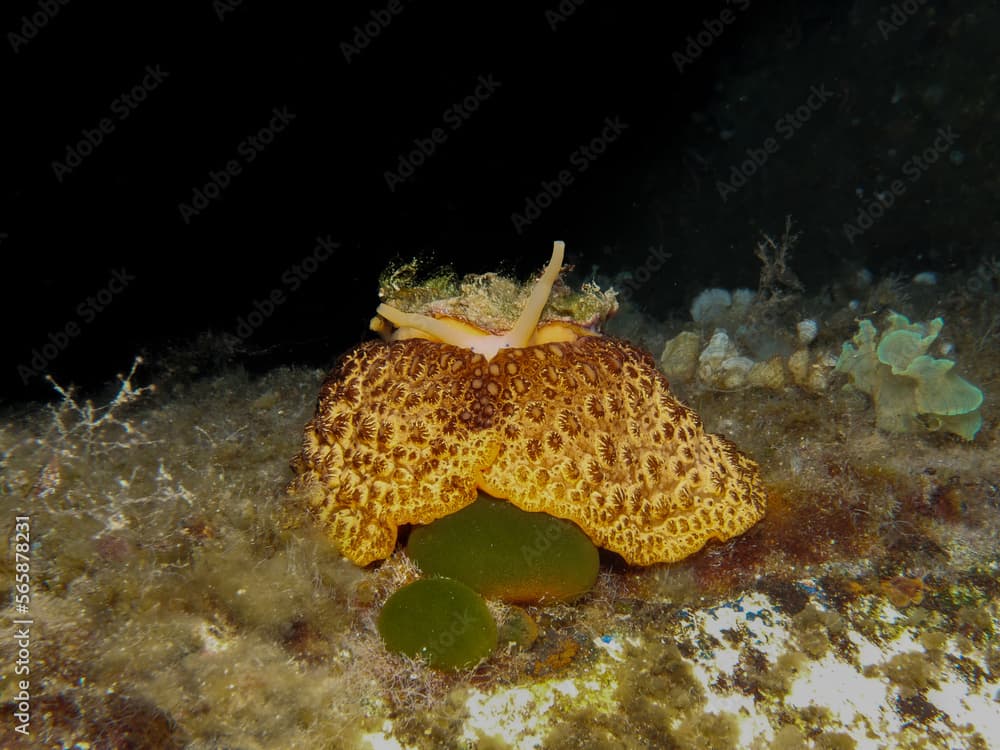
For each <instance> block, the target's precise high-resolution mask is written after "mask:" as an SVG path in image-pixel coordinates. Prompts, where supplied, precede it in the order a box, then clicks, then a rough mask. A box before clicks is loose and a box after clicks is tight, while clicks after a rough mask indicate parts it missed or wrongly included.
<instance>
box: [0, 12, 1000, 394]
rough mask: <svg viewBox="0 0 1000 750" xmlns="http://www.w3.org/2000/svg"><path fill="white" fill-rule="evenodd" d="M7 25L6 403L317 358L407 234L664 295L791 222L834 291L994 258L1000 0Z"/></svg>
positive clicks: (350, 328)
mask: <svg viewBox="0 0 1000 750" xmlns="http://www.w3.org/2000/svg"><path fill="white" fill-rule="evenodd" d="M632 5H634V6H635V7H631V6H632ZM684 5H686V4H684ZM0 21H2V30H3V31H4V33H5V40H4V47H3V62H2V66H3V71H4V73H3V78H4V86H5V90H6V97H5V112H4V114H5V117H4V122H5V125H6V130H7V135H6V136H5V138H4V140H3V146H2V148H3V152H4V159H3V162H2V168H0V185H2V189H3V192H2V195H0V257H2V264H3V279H4V281H5V282H6V284H5V287H6V288H5V293H4V295H3V300H2V304H3V306H4V309H3V315H4V320H5V326H4V327H5V333H6V334H7V335H6V337H5V338H6V340H5V342H4V346H3V356H2V357H0V363H2V367H0V379H2V383H3V385H4V390H3V392H4V393H5V394H6V395H7V396H8V397H11V398H14V399H21V398H24V397H40V396H45V395H48V394H50V393H51V389H50V388H49V386H48V385H47V384H46V383H45V382H44V381H43V380H42V378H41V373H42V372H50V373H52V374H53V375H55V377H56V378H57V379H58V380H59V381H60V382H63V383H68V382H70V381H72V382H76V383H79V384H81V385H82V386H85V387H94V386H98V385H99V384H100V383H101V382H103V381H104V380H106V379H107V378H109V377H110V376H111V375H113V373H114V372H116V371H121V370H124V369H127V368H128V366H129V364H130V362H131V361H132V357H133V355H134V354H135V353H138V352H146V353H147V354H148V355H149V358H150V359H152V360H154V361H155V360H156V359H157V358H158V357H159V356H160V354H161V353H162V352H163V351H164V350H165V349H166V348H167V347H169V346H171V345H175V344H183V342H185V341H188V340H190V339H191V338H193V337H194V336H196V335H197V334H198V333H199V332H202V331H205V330H213V331H216V332H222V333H227V334H230V335H231V336H233V337H235V339H230V343H229V345H227V346H222V345H220V344H217V343H216V344H212V345H211V346H214V347H215V348H216V354H217V360H215V361H223V360H225V361H230V360H231V361H239V362H243V363H244V364H246V365H247V366H248V367H250V368H251V369H256V370H261V369H266V368H268V367H271V366H273V365H275V364H278V363H304V364H313V365H326V364H328V363H330V362H331V361H332V360H333V358H334V357H336V355H337V354H338V353H339V352H341V351H343V350H344V349H345V348H347V347H348V346H351V345H353V344H354V343H356V342H358V341H360V340H362V339H364V338H365V337H366V336H367V335H368V333H367V323H368V320H369V318H370V316H371V314H372V312H373V310H374V307H375V304H376V301H377V297H376V293H377V285H376V279H377V274H378V272H379V271H380V270H381V269H382V268H383V267H384V266H385V265H386V264H387V263H388V262H389V261H390V260H391V259H393V258H395V257H401V258H409V257H412V256H414V255H427V256H428V257H430V258H433V259H434V260H435V261H436V262H450V263H452V264H454V266H455V268H456V270H458V271H459V272H462V273H465V272H482V271H488V270H494V269H504V270H508V271H511V272H513V273H516V274H519V275H521V276H526V275H528V274H529V273H531V272H533V271H535V270H537V269H538V268H539V267H540V266H541V265H542V263H544V261H545V260H546V259H547V257H548V254H549V252H550V249H551V243H552V241H553V240H555V239H562V240H565V241H566V242H567V244H568V253H569V255H568V259H569V261H570V262H572V263H574V264H575V265H576V267H577V270H578V271H580V272H581V273H583V274H584V275H588V274H591V273H595V272H596V273H599V274H605V275H607V276H613V275H615V274H618V273H621V272H628V273H631V274H632V277H633V279H634V280H636V283H635V284H634V286H633V288H632V289H631V291H632V298H633V299H634V301H635V302H636V303H638V304H639V305H640V306H641V307H642V308H644V309H645V310H646V311H647V312H648V313H649V314H651V315H654V316H657V317H661V318H664V317H666V316H668V315H670V314H684V311H685V310H686V308H687V306H688V304H689V303H690V301H691V298H692V297H693V296H694V295H695V294H696V293H697V292H698V291H699V290H700V289H703V288H705V287H707V286H724V287H730V288H731V287H736V286H750V287H753V286H754V285H755V284H756V281H757V274H758V270H759V264H758V263H757V261H756V260H755V259H754V257H753V246H754V244H755V242H756V240H757V239H758V238H759V236H760V233H761V232H768V233H771V234H774V235H777V234H779V233H780V232H781V230H782V228H783V226H784V223H785V217H786V216H788V215H791V216H792V217H793V219H794V221H795V224H796V226H797V228H798V229H799V230H800V231H801V232H802V240H801V241H800V244H799V246H798V248H797V252H796V256H795V258H794V259H793V263H794V268H795V271H796V273H797V274H798V276H799V278H800V279H801V280H802V282H803V283H804V284H805V286H806V289H807V290H808V292H810V293H815V294H819V293H821V291H822V289H823V288H824V286H825V285H828V284H830V283H831V280H832V279H835V278H837V277H839V276H843V275H845V274H850V273H853V272H855V271H856V270H857V269H859V268H861V267H867V268H869V269H870V270H871V271H872V272H874V273H875V274H876V275H882V274H886V273H896V272H898V273H904V274H911V275H912V274H913V273H917V272H920V271H927V270H929V271H937V272H946V271H953V270H961V269H971V268H972V267H973V266H974V265H975V264H976V263H977V262H978V261H979V260H980V259H981V258H983V257H990V256H992V255H996V254H997V253H998V252H1000V244H998V243H1000V221H998V217H997V210H996V209H997V205H998V197H1000V195H998V193H1000V181H998V178H997V175H998V174H1000V171H998V150H1000V146H998V137H997V135H996V134H997V132H998V125H1000V100H998V96H1000V95H998V92H1000V81H998V80H997V78H998V75H1000V74H998V71H1000V64H998V63H1000V42H998V41H997V37H996V33H995V31H996V28H998V21H1000V9H998V8H997V6H996V4H995V3H989V2H967V3H951V2H932V1H931V0H927V1H925V2H918V1H916V0H914V1H912V2H905V3H895V4H884V3H875V2H863V1H861V0H858V1H856V2H827V3H821V2H808V1H803V2H791V1H787V2H778V3H767V4H765V3H756V2H745V1H743V0H734V1H733V2H725V3H701V4H691V6H690V7H686V8H682V7H681V4H678V5H673V4H671V5H666V4H640V3H635V4H625V5H623V4H620V3H612V2H600V1H598V0H579V1H578V2H577V3H573V2H569V1H567V0H564V2H562V3H556V2H552V3H548V4H545V3H542V4H538V5H537V6H536V7H533V8H531V9H523V8H521V7H520V6H519V7H517V8H514V9H508V8H505V7H502V6H501V5H499V4H491V5H490V6H488V7H480V6H470V5H466V6H457V5H456V6H455V7H441V6H440V5H437V4H432V3H429V2H427V3H424V2H419V1H418V0H414V1H413V2H404V0H398V1H397V2H392V3H387V2H382V0H377V1H375V2H372V3H370V4H358V3H353V4H340V5H338V7H337V8H336V9H335V10H330V9H327V8H324V7H321V6H318V5H307V6H304V7H297V6H289V5H287V4H282V5H278V4H275V3H270V4H269V3H263V2H256V0H244V2H242V3H238V2H235V0H234V1H232V2H226V3H224V2H216V3H214V4H213V3H210V2H203V3H198V4H187V5H184V6H182V7H181V8H177V7H173V6H172V5H169V4H158V5H147V4H141V6H136V5H135V4H124V3H118V4H113V5H102V7H100V8H95V7H93V6H92V5H90V4H86V3H82V2H80V0H68V1H67V2H62V3H60V2H57V0H51V2H50V1H48V0H46V1H45V2H40V1H38V0H35V1H33V2H14V3H8V4H6V5H5V6H4V9H3V11H2V13H0ZM334 246H335V247H334ZM331 248H333V249H332V250H331ZM651 248H656V249H657V250H656V252H655V253H654V252H652V250H651ZM667 254H669V258H668V259H667V261H666V262H659V261H660V260H662V259H663V258H664V257H665V255H667ZM651 259H656V260H657V262H651ZM595 266H596V268H595ZM643 268H645V271H644V272H640V269H643ZM208 359H210V360H211V356H209V358H208Z"/></svg>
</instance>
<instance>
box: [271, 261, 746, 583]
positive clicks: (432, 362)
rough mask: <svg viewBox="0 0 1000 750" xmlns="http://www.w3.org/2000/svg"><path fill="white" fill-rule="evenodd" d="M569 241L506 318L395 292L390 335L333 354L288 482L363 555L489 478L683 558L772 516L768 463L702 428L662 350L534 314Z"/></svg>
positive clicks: (445, 511)
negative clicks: (490, 327) (674, 383)
mask: <svg viewBox="0 0 1000 750" xmlns="http://www.w3.org/2000/svg"><path fill="white" fill-rule="evenodd" d="M563 247H564V246H563V243H561V242H557V243H556V244H555V248H554V250H553V255H552V260H551V261H550V262H549V264H548V266H547V267H546V269H545V271H544V272H543V274H542V276H541V277H540V278H539V279H538V281H537V282H536V283H535V286H534V287H533V289H532V292H531V295H530V296H529V300H528V303H527V304H526V306H525V307H524V309H523V311H522V313H521V316H520V317H519V318H518V320H517V322H516V324H515V325H514V327H513V328H512V329H511V330H510V331H508V332H491V331H485V330H481V329H479V328H478V327H477V326H476V325H475V324H473V323H470V322H468V321H464V320H454V319H447V318H435V317H431V316H429V315H421V314H407V313H402V312H401V311H399V310H397V309H396V308H394V307H391V306H389V305H385V304H383V305H381V306H380V307H379V309H378V312H379V317H377V318H376V319H375V320H374V321H373V326H372V327H373V328H374V329H376V330H378V331H379V332H380V333H382V334H383V336H384V337H385V338H387V339H388V340H387V341H370V342H366V343H364V344H361V345H360V346H358V347H356V348H355V349H353V350H352V351H350V352H348V353H347V354H346V355H345V356H344V357H343V358H341V360H340V361H339V362H338V363H337V365H336V366H335V367H334V369H333V371H332V372H331V373H330V375H329V376H328V378H327V380H326V382H325V383H324V384H323V388H322V390H321V392H320V397H319V403H318V405H317V410H316V415H315V417H314V418H313V419H312V420H311V421H310V422H309V424H308V425H307V426H306V430H305V437H304V441H303V448H302V451H301V453H300V454H299V455H298V456H297V457H296V458H295V459H293V462H292V468H293V470H294V471H295V473H296V478H295V479H294V480H293V482H292V484H291V486H290V489H291V490H292V491H295V492H302V493H305V494H306V496H307V497H308V498H309V502H310V507H311V510H312V512H313V513H314V514H315V516H316V517H317V519H318V520H319V521H320V523H322V524H323V525H324V526H325V527H326V528H327V530H328V533H329V536H330V537H331V538H332V539H333V540H334V541H335V542H336V543H337V544H338V546H339V548H340V550H341V552H342V553H343V554H344V555H345V556H346V557H348V558H349V559H351V560H352V561H353V562H355V563H357V564H358V565H367V564H368V563H370V562H372V561H375V560H379V559H382V558H385V557H387V556H388V555H389V554H391V553H392V550H393V548H394V546H395V543H396V533H397V529H398V527H399V526H400V525H403V524H426V523H430V522H431V521H433V520H435V519H437V518H441V517H443V516H446V515H449V514H451V513H454V512H455V511H457V510H460V509H461V508H463V507H465V506H467V505H469V504H470V503H472V502H473V501H474V500H475V499H476V497H477V494H478V491H479V490H482V491H483V492H485V493H487V494H489V495H492V496H493V497H496V498H500V499H504V500H508V501H510V502H511V503H513V504H514V505H516V506H517V507H519V508H522V509H523V510H527V511H541V512H544V513H548V514H549V515H552V516H557V517H560V518H566V519H569V520H571V521H573V522H574V523H576V524H577V525H578V526H579V527H580V528H581V529H582V530H583V531H584V533H586V534H587V535H588V536H589V537H590V538H591V539H592V540H593V542H594V543H595V544H597V545H598V546H601V547H604V548H606V549H609V550H611V551H613V552H617V553H618V554H620V555H621V556H622V557H624V558H625V560H626V561H627V562H629V563H631V564H636V565H649V564H652V563H657V562H669V561H674V560H679V559H681V558H684V557H686V556H688V555H690V554H692V553H694V552H696V551H697V550H699V549H701V547H702V546H703V545H704V544H705V543H706V542H707V541H708V540H709V539H711V538H716V539H720V540H726V539H729V538H732V537H734V536H736V535H738V534H740V533H742V532H744V531H746V530H747V529H748V528H750V527H751V526H752V525H753V524H755V523H756V522H757V521H758V520H760V518H761V517H762V516H763V514H764V508H765V504H766V498H765V493H764V489H763V486H762V484H761V481H760V477H759V475H758V472H757V465H756V464H755V463H754V462H753V461H752V460H751V459H749V458H748V457H747V456H745V455H744V454H743V453H741V452H740V451H739V450H737V448H736V447H735V446H734V445H733V444H732V443H730V442H729V441H728V440H726V439H725V438H723V437H720V436H717V435H712V434H709V433H706V432H705V431H704V430H703V428H702V425H701V420H700V419H699V418H698V416H697V415H696V414H695V413H694V412H693V411H691V410H690V409H689V408H687V407H686V406H684V405H683V404H682V403H680V402H679V401H678V400H677V399H676V398H674V396H673V395H672V394H671V392H670V390H669V386H668V384H667V381H666V379H665V378H664V377H663V375H662V374H661V373H660V372H659V371H658V370H657V369H656V366H655V363H654V361H653V359H652V357H651V356H650V355H649V354H647V353H646V352H644V351H642V350H640V349H638V348H636V347H634V346H633V345H631V344H629V343H627V342H625V341H620V340H617V339H613V338H610V337H605V336H602V335H599V334H597V333H595V332H592V331H589V330H585V329H584V328H582V327H581V326H577V325H574V324H572V323H562V322H550V323H548V324H546V325H544V326H542V327H541V328H539V327H538V319H539V316H540V315H541V311H542V308H543V307H544V306H545V304H546V300H547V299H548V297H549V293H550V291H551V288H552V285H553V284H554V283H555V282H556V280H557V278H558V276H559V272H560V269H561V266H562V257H563ZM389 324H392V325H394V326H397V328H396V329H395V330H394V331H390V326H389Z"/></svg>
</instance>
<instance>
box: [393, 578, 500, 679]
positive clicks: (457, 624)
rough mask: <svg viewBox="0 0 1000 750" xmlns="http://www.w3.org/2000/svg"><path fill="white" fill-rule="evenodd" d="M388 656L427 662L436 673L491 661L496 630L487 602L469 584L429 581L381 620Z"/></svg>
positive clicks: (410, 590) (402, 595) (400, 597)
mask: <svg viewBox="0 0 1000 750" xmlns="http://www.w3.org/2000/svg"><path fill="white" fill-rule="evenodd" d="M378 632H379V635H381V636H382V641H383V642H384V643H385V647H386V648H387V649H388V650H389V651H395V652H396V653H401V654H406V655H407V656H412V657H419V658H421V659H424V660H425V661H426V662H427V663H428V664H429V665H430V666H432V667H434V668H436V669H464V668H465V667H471V666H474V665H475V664H476V663H477V662H479V660H480V659H484V658H486V657H487V656H489V655H490V653H491V652H492V651H493V649H494V648H496V645H497V626H496V621H494V619H493V615H491V614H490V611H489V609H488V608H487V607H486V602H485V601H483V598H482V597H481V596H479V594H477V593H476V592H475V591H473V590H472V589H470V588H469V587H468V586H466V585H465V584H464V583H460V582H459V581H454V580H451V579H449V578H425V579H422V580H419V581H414V582H413V583H410V584H407V585H406V586H403V587H402V588H401V589H399V591H397V592H396V593H395V594H393V595H392V596H390V597H389V599H388V600H387V601H386V603H385V605H384V606H383V607H382V612H381V613H380V614H379V617H378Z"/></svg>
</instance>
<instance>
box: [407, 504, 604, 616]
mask: <svg viewBox="0 0 1000 750" xmlns="http://www.w3.org/2000/svg"><path fill="white" fill-rule="evenodd" d="M406 551H407V554H408V555H409V556H410V557H411V558H412V559H413V560H414V561H415V562H416V563H417V565H418V566H420V569H421V570H422V571H423V572H424V573H425V574H427V575H439V576H447V577H449V578H455V579H457V580H459V581H462V582H464V583H466V584H468V585H469V586H471V587H472V588H473V589H475V590H476V591H478V592H479V593H480V594H482V595H483V596H485V597H489V598H495V599H502V600H504V601H508V602H537V601H547V600H558V601H569V600H572V599H575V598H576V597H578V596H580V595H581V594H584V593H586V592H587V591H589V590H590V589H591V587H592V586H593V585H594V582H595V581H596V580H597V573H598V567H599V560H598V554H597V548H596V547H595V546H594V545H593V543H592V542H591V541H590V539H589V538H588V537H587V535H586V534H584V533H583V532H582V531H581V530H580V529H579V527H577V526H576V525H575V524H573V523H571V522H569V521H566V520H564V519H561V518H554V517H552V516H549V515H546V514H545V513H528V512H526V511H523V510H521V509H520V508H518V507H516V506H514V505H512V504H511V503H508V502H505V501H502V500H496V499H494V498H491V497H489V496H488V495H484V494H482V493H481V494H480V495H479V498H478V499H477V500H476V501H475V502H474V503H472V505H469V506H468V507H466V508H463V509H462V510H460V511H458V512H457V513H453V514H451V515H450V516H445V517H444V518H440V519H438V520H437V521H434V522H433V523H431V524H429V525H427V526H421V527H418V528H416V529H414V530H413V532H412V533H411V534H410V541H409V544H408V546H407V550H406Z"/></svg>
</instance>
